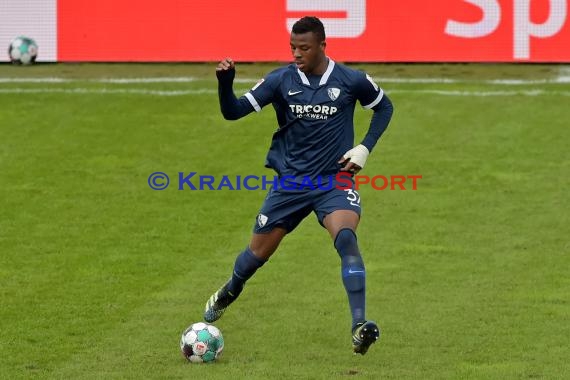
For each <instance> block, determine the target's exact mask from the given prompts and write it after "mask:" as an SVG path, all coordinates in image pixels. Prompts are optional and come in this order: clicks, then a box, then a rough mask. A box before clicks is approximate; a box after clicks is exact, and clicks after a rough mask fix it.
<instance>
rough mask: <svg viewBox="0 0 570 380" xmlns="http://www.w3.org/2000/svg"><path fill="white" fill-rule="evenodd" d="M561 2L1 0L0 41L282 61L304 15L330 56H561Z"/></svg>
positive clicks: (564, 52) (74, 52)
mask: <svg viewBox="0 0 570 380" xmlns="http://www.w3.org/2000/svg"><path fill="white" fill-rule="evenodd" d="M569 1H570V0H532V1H531V0H434V1H425V0H416V1H414V0H410V1H398V0H278V1H275V0H270V1H267V0H248V1H241V2H237V3H236V2H235V1H234V0H232V1H230V0H218V1H210V0H186V1H183V0H161V1H148V0H25V1H22V0H3V1H1V2H0V46H1V44H4V46H5V47H6V48H5V50H7V47H8V44H9V41H10V40H11V39H12V38H14V37H16V36H18V35H27V36H29V37H32V38H34V39H35V40H36V41H37V42H38V45H39V49H40V54H39V58H38V60H39V61H63V62H70V61H71V62H82V61H91V62H107V61H110V62H135V61H138V62H159V61H160V62H162V61H170V62H200V61H218V60H219V59H221V58H223V57H226V56H231V57H233V58H234V59H235V60H238V61H251V62H260V61H289V60H290V51H289V47H288V44H289V30H290V27H291V25H292V23H293V22H294V21H295V20H296V19H298V18H299V17H301V16H303V15H307V14H309V15H316V16H319V17H321V19H322V20H323V21H324V23H325V26H326V29H327V35H328V39H327V40H328V46H327V51H328V53H329V54H330V55H331V56H333V57H335V59H337V60H339V61H345V62H570V21H569V17H568V8H569V6H568V2H569ZM1 60H3V61H6V60H8V57H7V54H3V55H2V57H1Z"/></svg>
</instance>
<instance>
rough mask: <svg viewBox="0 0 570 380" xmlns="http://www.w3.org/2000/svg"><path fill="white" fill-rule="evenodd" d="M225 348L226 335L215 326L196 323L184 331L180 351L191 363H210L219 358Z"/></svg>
mask: <svg viewBox="0 0 570 380" xmlns="http://www.w3.org/2000/svg"><path fill="white" fill-rule="evenodd" d="M223 349H224V337H223V336H222V332H221V331H220V330H219V329H218V328H217V327H215V326H213V325H209V324H207V323H204V322H198V323H194V324H193V325H192V326H190V327H188V328H187V329H186V330H184V332H183V333H182V338H180V351H182V355H183V356H184V357H185V358H186V359H188V360H189V361H190V362H191V363H208V362H213V361H214V360H216V359H218V358H219V357H220V355H221V354H222V351H223Z"/></svg>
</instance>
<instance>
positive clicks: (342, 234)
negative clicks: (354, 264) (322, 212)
mask: <svg viewBox="0 0 570 380" xmlns="http://www.w3.org/2000/svg"><path fill="white" fill-rule="evenodd" d="M334 246H335V248H336V249H337V251H338V253H339V255H340V256H341V257H342V256H345V255H358V246H357V242H356V234H355V233H354V231H353V230H352V229H350V228H343V229H342V230H340V231H339V232H338V233H337V234H336V237H335V239H334Z"/></svg>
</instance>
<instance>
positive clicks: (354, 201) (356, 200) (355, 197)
mask: <svg viewBox="0 0 570 380" xmlns="http://www.w3.org/2000/svg"><path fill="white" fill-rule="evenodd" d="M344 191H346V193H347V195H346V199H348V201H349V202H350V204H351V206H356V207H360V194H358V192H357V191H354V190H352V189H345V190H344Z"/></svg>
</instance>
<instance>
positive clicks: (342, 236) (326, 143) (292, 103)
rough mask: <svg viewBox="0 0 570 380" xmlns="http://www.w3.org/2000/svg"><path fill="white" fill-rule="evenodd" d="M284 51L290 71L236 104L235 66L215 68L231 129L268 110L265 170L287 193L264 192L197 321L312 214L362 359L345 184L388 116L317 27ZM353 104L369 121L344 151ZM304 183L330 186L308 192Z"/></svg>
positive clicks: (365, 79)
mask: <svg viewBox="0 0 570 380" xmlns="http://www.w3.org/2000/svg"><path fill="white" fill-rule="evenodd" d="M290 44H291V53H292V55H293V58H294V63H292V64H290V65H288V66H284V67H281V68H279V69H277V70H275V71H273V72H271V73H269V74H268V75H267V76H266V77H265V78H264V79H263V80H261V81H260V82H258V83H257V84H256V85H255V86H254V87H253V88H252V89H251V90H250V91H249V92H247V93H246V94H245V95H244V96H242V97H240V98H239V99H238V98H237V97H236V96H235V94H234V91H233V80H234V77H235V63H234V61H233V60H232V59H230V58H226V59H224V60H222V61H221V62H220V63H219V64H218V66H217V68H216V76H217V78H218V94H219V101H220V108H221V111H222V114H223V116H224V118H226V119H228V120H236V119H239V118H242V117H244V116H246V115H248V114H249V113H251V112H253V111H257V112H259V111H261V109H262V108H263V107H264V106H266V105H268V104H271V105H272V106H273V108H274V109H275V114H276V116H277V123H278V125H279V129H278V130H277V131H276V132H275V133H274V135H273V140H272V143H271V147H270V149H269V153H268V155H267V160H266V166H267V167H269V168H273V169H274V170H275V171H276V172H277V175H278V177H279V178H287V186H286V188H285V186H284V187H279V186H273V187H272V188H271V189H270V190H269V193H268V195H267V197H266V198H265V201H264V203H263V205H262V206H261V210H260V212H259V214H258V215H257V218H256V221H255V225H254V228H253V235H252V238H251V241H250V243H249V245H248V246H247V247H246V248H245V249H244V250H243V252H241V253H240V254H239V255H238V256H237V258H236V261H235V265H234V268H233V272H232V276H231V278H230V279H229V281H228V282H227V283H226V284H224V285H223V286H222V287H221V288H220V289H219V290H218V291H216V292H215V293H214V294H213V295H212V296H211V297H210V299H209V300H208V302H207V303H206V309H205V312H204V319H205V320H206V321H207V322H214V321H216V320H218V319H219V318H220V317H221V316H222V314H223V313H224V312H225V310H226V308H227V307H228V306H229V305H230V304H231V303H232V302H234V301H235V300H236V299H237V298H238V296H239V295H240V293H241V292H242V290H243V287H244V285H245V283H246V281H248V280H249V279H250V278H251V277H252V276H253V274H254V273H255V272H256V271H257V270H258V269H259V268H260V267H261V266H262V265H263V264H264V263H265V262H266V261H267V260H268V259H269V258H270V256H271V255H272V254H273V253H274V252H275V251H276V249H277V247H278V246H279V243H280V242H281V240H282V239H283V237H284V236H285V235H286V234H288V233H290V232H292V231H293V230H294V229H295V227H297V225H298V224H299V223H300V222H301V221H302V220H303V219H304V218H305V217H306V216H308V215H309V214H310V213H311V211H313V212H315V214H316V215H317V218H318V220H319V223H320V224H321V225H322V226H324V228H326V229H327V231H328V232H329V234H330V236H331V238H332V240H333V242H334V247H335V248H336V250H337V252H338V254H339V256H340V259H341V275H342V281H343V284H344V287H345V289H346V293H347V295H348V301H349V306H350V310H351V314H352V331H351V334H352V345H353V351H354V353H358V354H362V355H364V354H365V353H366V352H367V351H368V348H369V347H370V345H371V344H372V343H374V342H375V341H376V340H377V339H378V338H379V336H380V329H379V328H378V326H377V325H376V323H375V322H373V321H370V320H366V318H365V279H366V272H365V268H364V262H363V260H362V257H361V255H360V251H359V249H358V244H357V240H356V228H357V226H358V222H359V220H360V208H361V205H360V196H359V194H358V193H357V192H356V191H355V190H354V183H353V181H352V179H351V176H352V175H354V174H355V173H357V172H358V171H359V170H360V169H362V168H363V167H364V164H365V163H366V159H367V158H368V155H369V153H370V151H372V149H373V148H374V146H375V145H376V143H377V141H378V139H379V138H380V136H381V135H382V133H383V132H384V131H385V130H386V128H387V126H388V123H389V122H390V119H391V117H392V112H393V107H392V103H391V102H390V99H388V97H387V96H386V94H384V92H383V91H382V89H381V88H379V87H378V86H377V85H376V83H374V81H373V80H372V78H371V77H370V76H368V75H367V74H365V73H363V72H361V71H356V70H353V69H351V68H348V67H346V66H344V65H341V64H339V63H336V62H335V61H333V60H332V59H331V58H329V57H328V56H327V55H326V54H325V48H326V41H325V29H324V26H323V24H322V22H321V21H320V20H319V19H318V18H316V17H303V18H301V19H300V20H298V21H297V22H296V23H295V24H294V25H293V28H292V31H291V37H290ZM357 101H358V102H360V104H361V105H362V106H363V107H364V108H367V109H371V110H372V111H373V114H372V119H371V122H370V128H369V130H368V133H367V134H366V136H365V137H364V139H363V140H362V142H361V143H360V144H358V145H356V146H355V147H353V144H354V125H353V116H354V108H355V105H356V102H357ZM341 172H345V173H344V174H345V175H346V176H347V177H344V178H349V179H350V180H351V182H352V188H348V189H347V188H345V189H342V188H339V186H337V185H338V181H337V177H336V175H337V173H341ZM307 178H309V179H311V180H312V181H315V182H313V183H319V185H323V184H324V183H325V182H326V181H329V182H332V185H333V186H319V187H317V188H311V186H307V182H306V181H307ZM319 181H320V182H319ZM328 184H329V185H330V183H328ZM343 186H344V187H347V186H346V185H345V184H343ZM292 189H293V190H292Z"/></svg>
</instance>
